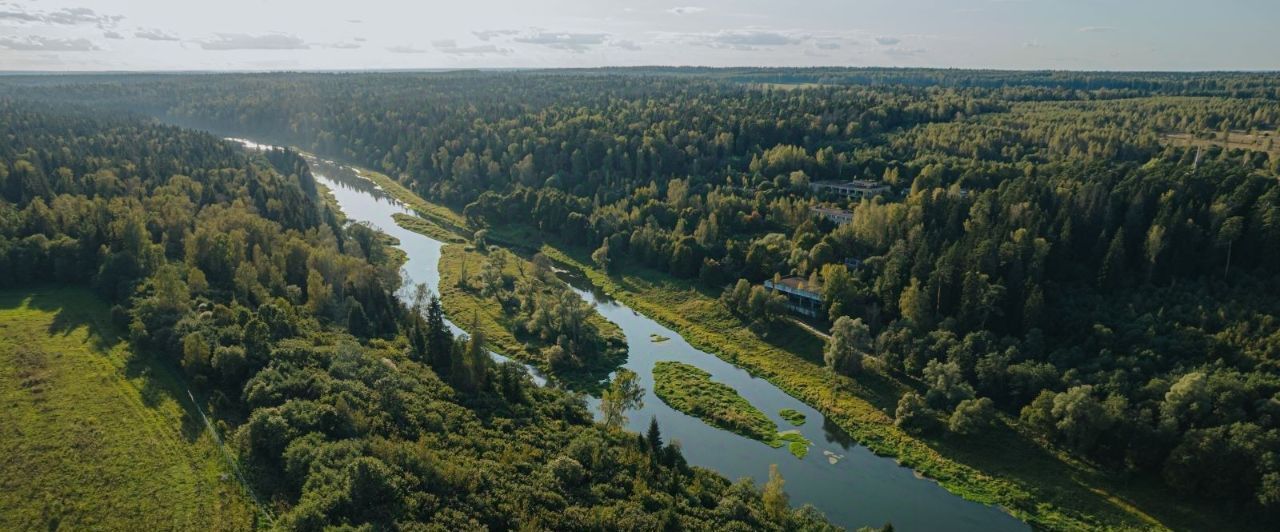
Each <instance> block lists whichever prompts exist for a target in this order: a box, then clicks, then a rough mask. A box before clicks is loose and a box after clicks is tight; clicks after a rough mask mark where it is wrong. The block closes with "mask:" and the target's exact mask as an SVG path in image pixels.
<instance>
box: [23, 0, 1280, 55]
mask: <svg viewBox="0 0 1280 532" xmlns="http://www.w3.org/2000/svg"><path fill="white" fill-rule="evenodd" d="M638 65H699V66H901V67H947V68H998V69H1055V70H1280V0H740V1H727V0H706V1H697V0H675V1H672V2H666V3H664V2H662V1H661V0H658V1H657V2H654V1H641V0H616V1H615V0H452V1H447V2H444V1H438V0H417V1H409V0H399V1H396V0H354V1H353V0H342V1H335V0H200V1H194V0H0V71H10V70H26V71H29V70H38V71H101V70H111V71H119V70H129V71H138V70H255V71H256V70H357V69H456V68H553V67H596V66H638Z"/></svg>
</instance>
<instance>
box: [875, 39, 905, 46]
mask: <svg viewBox="0 0 1280 532" xmlns="http://www.w3.org/2000/svg"><path fill="white" fill-rule="evenodd" d="M900 42H902V39H899V38H897V37H876V43H877V44H879V45H881V46H893V45H895V44H898V43H900Z"/></svg>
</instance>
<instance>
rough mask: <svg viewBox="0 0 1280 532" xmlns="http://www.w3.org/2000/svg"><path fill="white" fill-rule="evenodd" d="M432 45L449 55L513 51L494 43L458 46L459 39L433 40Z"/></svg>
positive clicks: (490, 53)
mask: <svg viewBox="0 0 1280 532" xmlns="http://www.w3.org/2000/svg"><path fill="white" fill-rule="evenodd" d="M431 45H432V46H434V47H435V48H436V49H437V50H440V51H441V52H444V53H446V54H449V55H508V54H510V53H511V50H509V49H507V48H498V47H497V46H494V45H492V44H481V45H478V46H458V43H457V41H454V40H453V39H445V40H440V41H433V42H432V43H431Z"/></svg>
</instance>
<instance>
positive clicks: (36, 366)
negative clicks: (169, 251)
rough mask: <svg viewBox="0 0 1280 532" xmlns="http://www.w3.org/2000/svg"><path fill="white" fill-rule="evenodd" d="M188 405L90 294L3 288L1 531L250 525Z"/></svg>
mask: <svg viewBox="0 0 1280 532" xmlns="http://www.w3.org/2000/svg"><path fill="white" fill-rule="evenodd" d="M191 408H192V407H191V403H190V399H188V398H187V392H186V388H185V387H184V386H182V385H181V384H180V381H179V380H178V379H177V378H176V376H175V374H174V373H172V371H171V370H169V369H168V368H165V367H163V366H161V365H159V364H155V363H149V362H148V361H146V360H142V359H141V357H139V358H135V357H133V356H132V353H131V351H130V349H129V347H128V344H127V343H126V342H124V341H123V339H122V338H120V337H119V336H118V335H117V334H116V331H114V330H113V327H112V326H111V324H110V320H109V312H108V307H107V306H106V304H105V303H104V302H103V301H102V300H100V299H98V298H97V297H96V296H94V295H93V294H92V293H90V292H88V291H86V290H83V289H78V288H60V287H48V288H38V289H26V290H20V291H14V290H0V530H37V529H39V530H58V529H61V530H90V529H92V530H247V529H252V528H253V527H254V509H253V505H252V503H250V502H249V499H248V498H247V497H246V496H245V495H244V494H243V492H242V491H241V488H240V486H239V484H237V483H236V481H235V476H234V475H233V474H231V473H230V471H229V470H228V467H227V465H226V462H225V461H224V459H223V457H222V455H221V454H220V451H219V449H218V447H217V445H216V444H215V442H214V440H213V438H212V436H211V435H210V434H209V433H208V431H207V430H205V428H204V424H203V421H202V420H201V419H200V417H199V415H198V414H196V413H195V412H194V411H191Z"/></svg>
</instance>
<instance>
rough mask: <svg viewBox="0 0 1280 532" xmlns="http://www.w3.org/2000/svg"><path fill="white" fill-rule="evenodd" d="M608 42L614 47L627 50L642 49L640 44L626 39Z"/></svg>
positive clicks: (636, 50)
mask: <svg viewBox="0 0 1280 532" xmlns="http://www.w3.org/2000/svg"><path fill="white" fill-rule="evenodd" d="M609 44H610V45H612V46H613V47H614V48H621V49H623V50H629V51H632V52H638V51H640V50H641V49H642V48H641V47H640V45H638V44H636V43H634V42H632V41H626V40H617V41H609Z"/></svg>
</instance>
